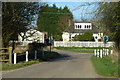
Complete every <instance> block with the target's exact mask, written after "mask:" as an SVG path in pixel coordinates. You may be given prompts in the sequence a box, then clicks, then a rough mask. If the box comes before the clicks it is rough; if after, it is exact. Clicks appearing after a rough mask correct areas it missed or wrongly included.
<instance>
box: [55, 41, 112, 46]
mask: <svg viewBox="0 0 120 80" xmlns="http://www.w3.org/2000/svg"><path fill="white" fill-rule="evenodd" d="M104 46H105V47H110V46H111V47H112V46H114V42H107V44H104V43H103V42H92V41H68V42H63V41H54V47H104Z"/></svg>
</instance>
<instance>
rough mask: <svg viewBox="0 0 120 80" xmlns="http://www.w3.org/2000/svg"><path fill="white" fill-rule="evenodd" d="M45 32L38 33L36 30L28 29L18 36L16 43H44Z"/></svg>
mask: <svg viewBox="0 0 120 80" xmlns="http://www.w3.org/2000/svg"><path fill="white" fill-rule="evenodd" d="M46 35H47V32H40V31H38V30H36V29H29V30H28V31H26V32H22V33H20V34H19V35H18V41H32V42H37V43H44V42H45V37H46Z"/></svg>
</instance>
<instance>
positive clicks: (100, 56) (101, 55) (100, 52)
mask: <svg viewBox="0 0 120 80" xmlns="http://www.w3.org/2000/svg"><path fill="white" fill-rule="evenodd" d="M100 58H102V50H100Z"/></svg>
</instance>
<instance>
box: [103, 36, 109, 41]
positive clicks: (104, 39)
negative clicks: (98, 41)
mask: <svg viewBox="0 0 120 80" xmlns="http://www.w3.org/2000/svg"><path fill="white" fill-rule="evenodd" d="M103 41H104V43H107V42H108V36H107V35H105V36H104V37H103Z"/></svg>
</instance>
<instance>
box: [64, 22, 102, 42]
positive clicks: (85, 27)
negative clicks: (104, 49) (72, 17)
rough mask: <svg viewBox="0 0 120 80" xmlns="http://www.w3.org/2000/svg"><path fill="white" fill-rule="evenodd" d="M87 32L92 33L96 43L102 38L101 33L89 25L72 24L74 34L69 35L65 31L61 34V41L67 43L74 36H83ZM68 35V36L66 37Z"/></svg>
mask: <svg viewBox="0 0 120 80" xmlns="http://www.w3.org/2000/svg"><path fill="white" fill-rule="evenodd" d="M88 30H90V31H92V32H93V37H94V39H95V41H96V42H98V40H99V39H101V38H102V37H103V33H100V32H99V30H98V29H97V27H93V26H92V24H91V23H74V32H70V34H69V33H68V32H67V31H64V32H63V34H62V38H63V41H65V40H66V39H67V41H69V40H70V39H71V40H73V39H74V37H75V35H79V34H83V33H84V32H86V31H88ZM68 34H69V36H67V35H68ZM70 35H71V37H70ZM68 38H69V39H68Z"/></svg>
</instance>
